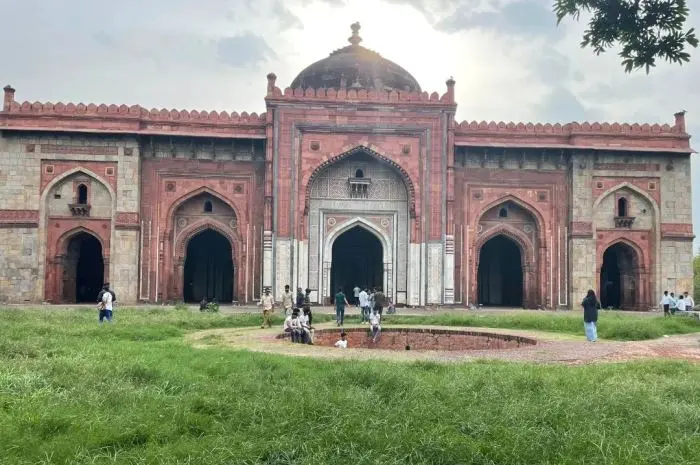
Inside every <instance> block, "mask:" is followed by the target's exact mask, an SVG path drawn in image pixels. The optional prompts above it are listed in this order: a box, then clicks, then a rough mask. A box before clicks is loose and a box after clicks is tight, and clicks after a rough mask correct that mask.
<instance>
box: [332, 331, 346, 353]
mask: <svg viewBox="0 0 700 465" xmlns="http://www.w3.org/2000/svg"><path fill="white" fill-rule="evenodd" d="M333 345H334V346H336V347H337V348H339V349H347V348H348V341H347V339H345V331H343V332H342V333H340V340H339V341H338V342H336V343H335V344H333Z"/></svg>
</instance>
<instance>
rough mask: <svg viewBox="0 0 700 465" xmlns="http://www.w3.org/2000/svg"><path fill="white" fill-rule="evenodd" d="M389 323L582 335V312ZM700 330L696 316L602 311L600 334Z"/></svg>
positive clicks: (621, 337)
mask: <svg viewBox="0 0 700 465" xmlns="http://www.w3.org/2000/svg"><path fill="white" fill-rule="evenodd" d="M385 321H386V322H387V323H394V324H424V325H443V326H480V327H485V328H509V329H531V330H538V331H552V332H558V333H567V334H577V335H583V315H582V314H581V313H574V314H572V313H554V312H542V313H534V314H533V313H523V314H517V313H503V314H493V313H491V314H489V313H487V314H484V313H481V314H480V313H475V312H465V313H459V314H454V313H452V314H436V315H429V316H401V315H388V316H387V318H386V319H385ZM697 332H700V322H699V321H698V320H696V319H694V318H688V317H679V316H677V317H673V318H664V317H663V316H641V315H640V316H636V315H629V314H621V313H616V312H600V314H599V319H598V337H600V338H601V339H611V340H618V341H641V340H645V339H656V338H659V337H663V336H664V335H669V336H670V335H673V334H688V333H697Z"/></svg>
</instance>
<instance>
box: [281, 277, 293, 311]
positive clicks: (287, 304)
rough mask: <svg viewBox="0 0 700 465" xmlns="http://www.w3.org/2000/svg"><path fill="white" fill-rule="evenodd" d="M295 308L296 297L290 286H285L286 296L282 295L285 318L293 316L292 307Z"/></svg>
mask: <svg viewBox="0 0 700 465" xmlns="http://www.w3.org/2000/svg"><path fill="white" fill-rule="evenodd" d="M293 306H294V296H293V295H292V291H290V290H289V284H287V285H285V286H284V294H282V307H284V316H285V317H287V316H291V314H292V307H293Z"/></svg>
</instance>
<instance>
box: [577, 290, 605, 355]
mask: <svg viewBox="0 0 700 465" xmlns="http://www.w3.org/2000/svg"><path fill="white" fill-rule="evenodd" d="M581 305H583V329H584V331H585V332H586V339H588V341H589V342H595V341H597V340H598V328H597V323H598V310H599V309H600V302H598V298H597V297H596V295H595V291H594V290H593V289H589V290H588V293H587V294H586V297H585V298H584V299H583V302H581Z"/></svg>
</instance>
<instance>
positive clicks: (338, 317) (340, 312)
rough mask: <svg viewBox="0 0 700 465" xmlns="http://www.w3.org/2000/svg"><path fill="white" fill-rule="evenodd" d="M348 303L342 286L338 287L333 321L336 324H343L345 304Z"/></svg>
mask: <svg viewBox="0 0 700 465" xmlns="http://www.w3.org/2000/svg"><path fill="white" fill-rule="evenodd" d="M346 305H350V304H349V303H348V299H347V298H346V297H345V293H343V288H342V287H339V288H338V293H337V294H336V295H335V323H336V325H337V326H343V321H344V320H345V306H346Z"/></svg>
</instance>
